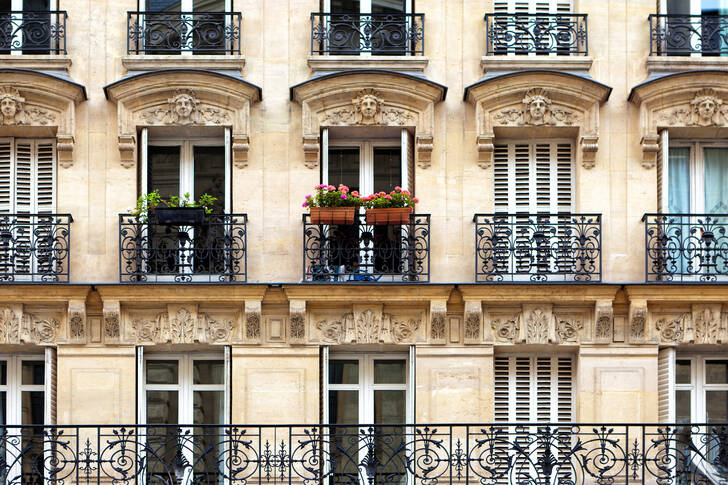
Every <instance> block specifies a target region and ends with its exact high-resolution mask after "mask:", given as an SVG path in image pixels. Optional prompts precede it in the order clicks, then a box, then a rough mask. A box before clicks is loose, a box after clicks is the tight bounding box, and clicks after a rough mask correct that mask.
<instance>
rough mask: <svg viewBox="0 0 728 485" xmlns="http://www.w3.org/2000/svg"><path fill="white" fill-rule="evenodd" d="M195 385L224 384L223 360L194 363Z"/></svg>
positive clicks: (197, 361)
mask: <svg viewBox="0 0 728 485" xmlns="http://www.w3.org/2000/svg"><path fill="white" fill-rule="evenodd" d="M192 365H193V367H194V370H193V372H194V374H195V375H194V379H193V382H194V383H195V384H223V383H224V379H225V364H224V363H223V361H222V360H196V361H194V362H193V364H192Z"/></svg>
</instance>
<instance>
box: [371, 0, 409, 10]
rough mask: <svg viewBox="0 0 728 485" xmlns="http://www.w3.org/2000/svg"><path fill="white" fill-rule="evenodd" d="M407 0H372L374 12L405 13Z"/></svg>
mask: <svg viewBox="0 0 728 485" xmlns="http://www.w3.org/2000/svg"><path fill="white" fill-rule="evenodd" d="M405 7H406V2H405V0H372V13H405Z"/></svg>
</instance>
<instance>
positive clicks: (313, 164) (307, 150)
mask: <svg viewBox="0 0 728 485" xmlns="http://www.w3.org/2000/svg"><path fill="white" fill-rule="evenodd" d="M320 152H321V141H320V139H319V136H318V135H316V136H304V137H303V163H304V164H305V165H306V168H310V169H312V170H313V169H315V168H318V166H319V157H320Z"/></svg>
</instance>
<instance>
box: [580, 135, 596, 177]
mask: <svg viewBox="0 0 728 485" xmlns="http://www.w3.org/2000/svg"><path fill="white" fill-rule="evenodd" d="M579 145H580V146H581V166H582V167H584V168H585V169H587V170H591V169H592V168H594V167H595V166H596V164H597V150H598V149H599V135H597V134H594V133H587V134H584V135H582V137H581V140H580V141H579Z"/></svg>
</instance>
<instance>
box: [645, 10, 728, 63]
mask: <svg viewBox="0 0 728 485" xmlns="http://www.w3.org/2000/svg"><path fill="white" fill-rule="evenodd" d="M649 21H650V55H651V56H700V55H703V56H722V55H726V54H728V42H726V41H727V40H728V15H655V14H653V15H650V17H649Z"/></svg>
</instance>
